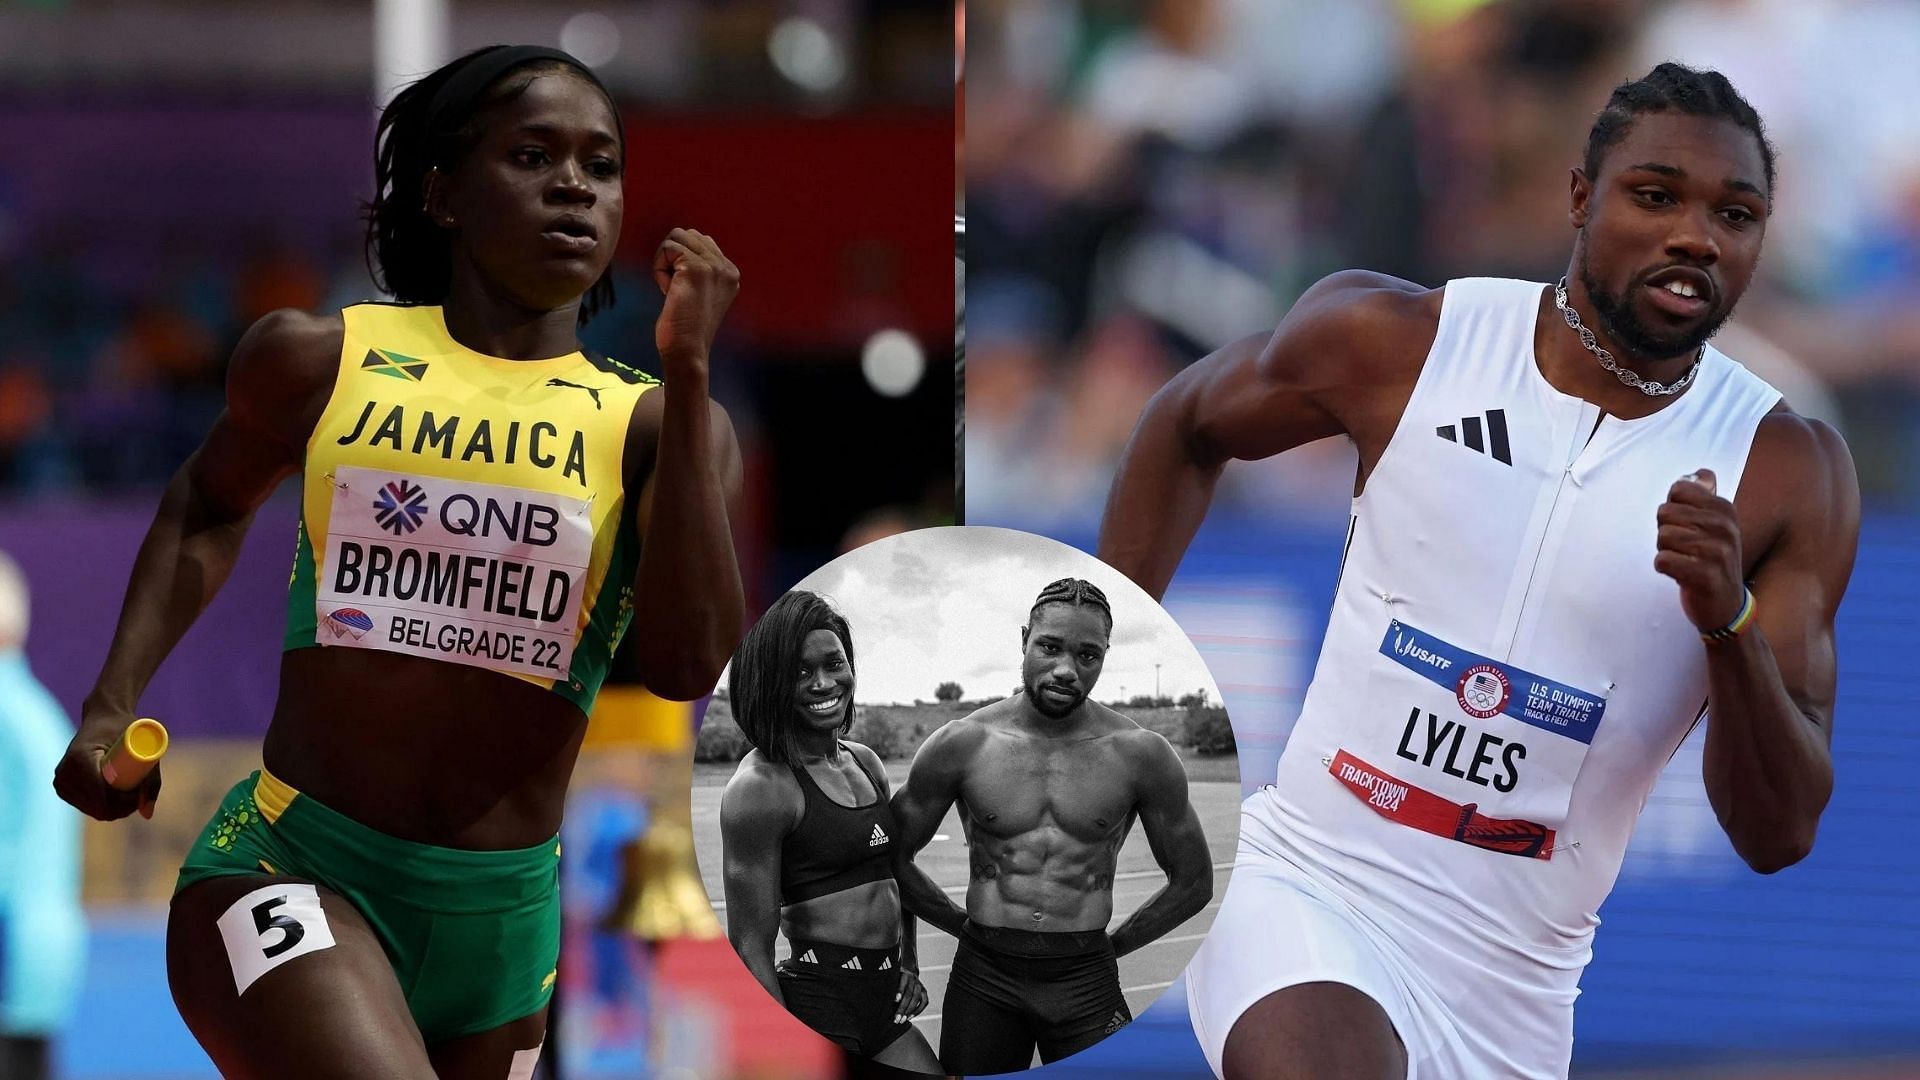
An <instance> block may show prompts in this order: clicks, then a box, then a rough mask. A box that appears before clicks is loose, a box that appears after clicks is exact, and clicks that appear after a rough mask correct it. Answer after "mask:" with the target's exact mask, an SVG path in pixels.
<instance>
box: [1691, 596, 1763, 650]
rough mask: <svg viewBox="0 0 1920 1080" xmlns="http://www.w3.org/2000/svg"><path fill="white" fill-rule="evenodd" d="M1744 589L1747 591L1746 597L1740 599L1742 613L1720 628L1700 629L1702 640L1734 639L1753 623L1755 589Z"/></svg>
mask: <svg viewBox="0 0 1920 1080" xmlns="http://www.w3.org/2000/svg"><path fill="white" fill-rule="evenodd" d="M1744 591H1745V592H1746V598H1745V599H1744V600H1742V601H1740V613H1739V614H1738V615H1735V616H1734V617H1733V621H1732V622H1730V623H1728V624H1727V625H1725V626H1723V627H1721V628H1720V629H1718V630H1702V631H1700V640H1702V641H1732V640H1733V639H1734V638H1737V637H1739V636H1740V635H1741V634H1742V633H1743V632H1745V631H1746V629H1747V627H1749V626H1751V625H1753V612H1754V608H1755V605H1754V602H1753V590H1752V589H1746V590H1744Z"/></svg>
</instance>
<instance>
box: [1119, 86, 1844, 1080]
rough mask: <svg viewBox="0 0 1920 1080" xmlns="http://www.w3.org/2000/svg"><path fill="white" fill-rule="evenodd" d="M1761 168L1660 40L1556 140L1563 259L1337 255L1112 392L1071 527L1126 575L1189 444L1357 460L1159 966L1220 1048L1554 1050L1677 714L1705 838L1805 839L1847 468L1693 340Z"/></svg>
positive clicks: (1510, 1057)
mask: <svg viewBox="0 0 1920 1080" xmlns="http://www.w3.org/2000/svg"><path fill="white" fill-rule="evenodd" d="M1772 190H1773V151H1772V148H1771V147H1769V146H1768V144H1767V141H1766V137H1765V135H1764V133H1763V131H1762V128H1761V124H1760V119H1759V117H1758V116H1756V115H1755V114H1754V111H1753V109H1752V107H1751V106H1749V105H1748V104H1747V102H1746V101H1744V100H1743V99H1742V98H1741V97H1740V95H1739V94H1738V93H1737V92H1736V91H1735V90H1734V88H1733V87H1732V86H1731V85H1730V84H1729V83H1728V82H1727V80H1726V79H1725V78H1724V77H1723V76H1721V75H1719V74H1718V73H1715V72H1703V71H1694V70H1691V69H1688V68H1684V67H1680V66H1678V65H1673V64H1662V65H1660V66H1659V67H1657V68H1655V69H1654V70H1653V71H1652V73H1650V74H1649V75H1647V76H1646V77H1645V78H1643V79H1641V80H1639V81H1637V82H1631V83H1626V84H1624V85H1622V86H1620V87H1619V88H1618V89H1616V90H1615V91H1614V93H1613V96H1612V98H1611V99H1610V100H1609V101H1608V102H1607V105H1606V108H1605V109H1604V110H1602V111H1601V113H1600V115H1599V118H1598V119H1597V120H1596V122H1595V123H1594V126H1593V129H1592V131H1591V133H1590V135H1589V136H1588V141H1587V150H1586V155H1585V160H1584V163H1583V164H1582V166H1581V167H1579V168H1576V169H1574V170H1573V173H1572V201H1571V209H1570V214H1569V217H1570V220H1571V223H1572V225H1573V228H1574V229H1575V234H1574V242H1573V252H1572V257H1571V259H1570V262H1569V266H1568V270H1567V279H1566V280H1564V281H1563V282H1562V283H1561V285H1559V286H1547V285H1541V284H1535V283H1532V282H1523V281H1505V280H1491V279H1472V280H1462V281H1454V282H1451V283H1449V284H1448V285H1447V286H1446V287H1445V288H1444V289H1435V290H1431V291H1429V290H1425V289H1421V288H1419V287H1417V286H1414V285H1411V284H1408V283H1406V282H1403V281H1396V280H1394V279H1391V278H1384V277H1380V276H1378V275H1374V274H1368V273H1360V272H1348V273H1342V274H1337V275H1335V276H1333V277H1330V278H1328V279H1326V280H1325V281H1322V282H1320V283H1319V284H1317V285H1315V286H1314V287H1313V288H1312V289H1311V290H1309V291H1308V292H1307V294H1306V295H1305V296H1303V297H1302V298H1301V299H1300V302H1299V303H1298V304H1296V305H1295V306H1294V308H1293V310H1292V312H1291V313H1290V314H1289V315H1288V316H1287V318H1286V319H1285V320H1284V321H1283V322H1282V323H1281V324H1280V327H1279V329H1278V330H1277V331H1275V333H1274V334H1273V336H1272V338H1271V339H1266V340H1260V339H1249V340H1247V341H1243V342H1240V343H1239V344H1236V345H1233V346H1229V347H1228V348H1226V349H1224V350H1222V351H1221V352H1220V353H1217V354H1215V355H1214V356H1211V357H1209V358H1207V359H1205V360H1203V361H1201V362H1200V363H1198V364H1196V365H1195V366H1193V367H1192V368H1190V369H1188V370H1186V371H1184V372H1182V373H1181V374H1180V375H1179V376H1178V377H1176V378H1175V379H1174V380H1173V381H1172V382H1170V383H1169V384H1168V385H1167V387H1166V388H1165V389H1163V390H1162V391H1161V392H1160V393H1159V394H1158V395H1157V396H1156V397H1155V398H1154V400H1153V401H1152V403H1151V404H1150V405H1149V406H1148V407H1147V410H1146V412H1145V414H1144V415H1143V416H1142V417H1141V420H1140V425H1139V429H1138V430H1137V431H1135V433H1134V436H1133V440H1132V443H1131V444H1130V445H1129V447H1128V448H1127V452H1126V455H1125V457H1124V459H1123V460H1122V462H1121V465H1120V473H1119V476H1118V478H1117V479H1116V481H1115V483H1114V487H1113V492H1112V494H1111V496H1110V497H1109V499H1108V503H1107V513H1106V519H1105V522H1104V523H1103V525H1102V530H1101V540H1100V554H1101V556H1102V557H1103V558H1104V559H1106V560H1107V561H1108V562H1110V563H1112V564H1113V565H1114V566H1116V567H1118V568H1120V569H1121V570H1122V571H1124V572H1126V573H1127V574H1129V575H1131V576H1132V577H1133V578H1134V580H1136V581H1138V582H1139V583H1140V584H1141V585H1142V586H1143V587H1145V588H1146V589H1147V591H1148V592H1151V593H1153V594H1155V595H1159V594H1161V593H1162V592H1164V591H1165V590H1166V587H1167V581H1168V579H1169V578H1171V577H1172V576H1173V571H1174V568H1175V566H1176V565H1177V564H1178V562H1179V560H1180V556H1181V553H1182V552H1183V551H1184V549H1185V547H1186V545H1187V544H1188V542H1189V541H1190V540H1191V539H1192V537H1193V534H1194V531H1195V529H1196V528H1197V527H1198V525H1199V523H1200V519H1201V517H1202V516H1203V515H1204V513H1205V511H1206V507H1207V502H1208V498H1209V496H1210V493H1211V491H1212V489H1213V484H1214V481H1215V479H1216V478H1217V477H1218V476H1219V473H1220V468H1221V466H1222V464H1223V463H1224V462H1226V461H1227V460H1229V459H1235V458H1239V459H1250V458H1263V457H1267V456H1270V455H1272V454H1277V453H1279V452H1281V451H1283V450H1287V449H1289V448H1291V447H1294V446H1298V445H1300V444H1302V443H1305V442H1308V441H1310V440H1313V439H1319V438H1323V437H1325V436H1330V435H1346V436H1347V437H1349V438H1351V439H1352V440H1353V442H1354V444H1355V446H1357V447H1358V449H1359V456H1360V467H1359V475H1358V477H1357V479H1356V483H1355V491H1356V498H1355V500H1354V505H1353V521H1352V524H1351V527H1350V532H1349V539H1348V544H1347V552H1346V557H1345V564H1344V567H1343V569H1342V572H1341V577H1340V582H1339V586H1338V588H1337V591H1336V593H1335V597H1334V606H1333V613H1332V618H1331V621H1330V623H1329V625H1328V628H1327V637H1326V641H1325V644H1324V645H1323V647H1322V649H1321V653H1320V662H1319V666H1318V668H1317V669H1316V670H1315V672H1314V678H1313V684H1312V686H1311V687H1310V688H1309V689H1308V692H1307V698H1306V704H1305V706H1304V708H1303V709H1302V712H1301V714H1300V719H1299V722H1298V724H1297V726H1296V727H1295V728H1294V731H1293V735H1292V737H1291V739H1290V741H1289V742H1288V744H1287V748H1286V752H1285V754H1284V755H1283V756H1282V758H1281V760H1280V766H1279V770H1278V776H1277V778H1276V780H1275V783H1274V786H1272V787H1269V788H1266V789H1263V790H1262V791H1260V792H1257V793H1256V794H1254V795H1253V796H1252V797H1250V798H1249V799H1248V800H1247V801H1246V803H1245V804H1244V806H1243V810H1242V822H1241V832H1240V850H1239V857H1238V860H1237V863H1236V867H1235V871H1234V875H1233V879H1232V883H1231V884H1230V886H1229V887H1228V890H1227V896H1226V900H1225V903H1224V904H1223V906H1222V910H1221V912H1220V914H1219V916H1218V918H1217V919H1216V920H1215V922H1214V924H1213V930H1212V933H1211V934H1210V935H1209V936H1208V937H1207V940H1206V942H1205V943H1204V944H1203V945H1202V946H1201V948H1200V951H1199V952H1198V954H1197V955H1196V956H1195V957H1194V960H1193V963H1192V965H1191V966H1190V967H1189V968H1188V991H1187V993H1188V1002H1189V1005H1190V1012H1191V1015H1192V1018H1193V1025H1194V1030H1195V1032H1196V1033H1197V1034H1198V1036H1199V1038H1200V1044H1201V1046H1202V1047H1203V1048H1204V1049H1205V1051H1206V1054H1207V1057H1208V1059H1209V1061H1210V1062H1211V1063H1212V1065H1213V1067H1214V1069H1215V1070H1216V1071H1217V1072H1219V1073H1220V1074H1221V1075H1222V1076H1225V1077H1228V1078H1233V1080H1238V1078H1242V1077H1263V1078H1265V1077H1287V1078H1292V1077H1313V1078H1315V1080H1335V1078H1356V1077H1364V1078H1375V1077H1379V1078H1386V1077H1392V1078H1396V1080H1397V1078H1399V1077H1413V1076H1417V1077H1422V1078H1426V1077H1432V1078H1439V1080H1451V1078H1457V1077H1496V1076H1497V1077H1502V1078H1508V1080H1517V1078H1536V1077H1563V1076H1565V1075H1566V1073H1567V1068H1568V1060H1569V1057H1570V1056H1571V1053H1572V1042H1573V999H1574V995H1575V993H1576V984H1577V983H1578V982H1579V978H1580V972H1581V969H1582V968H1584V967H1585V966H1586V964H1587V961H1588V959H1589V957H1590V956H1591V948H1590V946H1591V943H1592V937H1593V928H1594V926H1595V925H1596V924H1597V922H1598V920H1597V918H1596V917H1595V911H1596V910H1597V909H1598V908H1599V906H1600V902H1601V900H1602V899H1603V898H1605V896H1606V895H1607V892H1608V890H1609V889H1611V888H1612V886H1613V881H1614V877H1615V874H1616V873H1617V872H1618V870H1619V868H1620V860H1621V857H1622V853H1623V850H1624V849H1625V847H1626V844H1627V837H1628V835H1629V834H1630V833H1631V832H1632V831H1633V824H1634V819H1635V817H1636V816H1637V815H1638V813H1639V809H1640V807H1641V805H1642V804H1643V802H1644V801H1645V799H1646V797H1647V792H1648V790H1649V789H1650V788H1651V787H1652V786H1653V783H1654V779H1655V777H1656V775H1657V774H1658V773H1659V771H1660V768H1661V766H1662V765H1664V764H1665V763H1666V762H1667V760H1668V758H1669V757H1670V756H1671V754H1672V753H1673V751H1674V749H1675V748H1676V747H1677V746H1678V745H1679V744H1680V741H1681V740H1682V739H1683V738H1685V737H1686V735H1687V732H1688V731H1689V730H1690V729H1691V728H1692V727H1693V725H1694V724H1695V723H1696V722H1697V721H1698V719H1699V718H1700V717H1701V716H1702V715H1707V714H1710V717H1711V718H1710V719H1709V720H1708V722H1707V742H1706V767H1705V773H1706V787H1707V794H1708V796H1709V798H1710V799H1711V800H1712V803H1713V808H1714V811H1715V812H1716V814H1717V815H1718V816H1719V819H1720V823H1721V826H1722V827H1723V828H1724V829H1725V830H1726V833H1727V835H1728V836H1729V837H1730V838H1731V839H1732V841H1733V846H1734V848H1735V850H1737V851H1738V852H1739V853H1740V855H1741V856H1742V857H1743V858H1744V859H1746V861H1747V862H1748V863H1749V864H1751V865H1752V866H1753V868H1754V869H1755V870H1758V871H1760V872H1762V873H1771V872H1773V871H1776V870H1779V869H1781V868H1783V867H1786V866H1789V865H1792V864H1793V863H1795V862H1797V861H1799V860H1800V859H1801V858H1803V857H1804V856H1805V855H1806V854H1807V852H1808V850H1809V849H1810V848H1811V847H1812V845H1813V836H1814V829H1815V827H1816V826H1817V824H1818V822H1819V819H1820V812H1821V810H1822V809H1823V808H1824V807H1825V806H1826V803H1827V798H1828V796H1829V794H1830V793H1831V792H1832V790H1833V766H1832V762H1831V759H1830V758H1829V756H1828V737H1829V732H1830V730H1831V725H1832V720H1833V700H1834V646H1833V619H1834V612H1835V610H1836V609H1837V608H1838V606H1839V604H1840V597H1841V594H1842V593H1843V592H1844V591H1845V589H1846V585H1847V578H1848V576H1849V574H1850V573H1851V572H1852V568H1853V556H1854V547H1855V542H1856V539H1857V537H1858V533H1859V493H1858V489H1857V487H1856V483H1855V479H1854V474H1853V464H1852V460H1851V458H1850V457H1849V455H1848V453H1847V448H1846V446H1845V445H1844V444H1843V443H1842V442H1841V440H1840V438H1839V437H1838V436H1837V435H1836V434H1835V433H1834V432H1833V431H1832V430H1831V429H1829V428H1828V427H1826V426H1825V425H1823V424H1820V423H1818V422H1815V421H1810V420H1807V419H1804V418H1802V417H1800V416H1797V415H1795V414H1794V413H1793V412H1792V411H1791V410H1790V409H1788V408H1787V407H1786V406H1785V405H1784V404H1782V403H1781V402H1780V395H1779V394H1778V393H1777V392H1776V391H1774V390H1773V389H1772V388H1771V387H1769V386H1767V385H1766V384H1765V383H1764V382H1762V381H1761V380H1760V379H1758V378H1756V377H1755V376H1753V375H1752V374H1750V373H1748V372H1747V370H1746V369H1745V368H1743V367H1741V366H1740V365H1739V364H1736V363H1734V362H1733V361H1732V360H1729V359H1728V358H1727V357H1726V356H1724V355H1722V354H1721V353H1719V352H1717V351H1716V350H1714V349H1712V348H1708V347H1707V346H1706V344H1705V343H1706V341H1707V339H1708V338H1709V337H1710V336H1711V335H1712V334H1713V332H1714V330H1715V329H1716V328H1717V327H1719V325H1720V324H1721V322H1722V321H1723V320H1725V319H1726V317H1727V315H1728V314H1729V313H1731V312H1732V310H1733V307H1734V304H1735V303H1736V302H1737V301H1738V300H1739V299H1740V294H1741V293H1742V292H1743V291H1744V290H1745V289H1746V287H1747V283H1748V281H1749V279H1750V278H1751V277H1752V276H1753V270H1754V264H1755V263H1756V262H1757V261H1758V259H1759V257H1760V242H1761V238H1762V237H1763V236H1764V235H1765V233H1766V224H1767V216H1768V213H1769V211H1770V209H1771V204H1772V200H1771V194H1772ZM1703 706H1710V709H1703Z"/></svg>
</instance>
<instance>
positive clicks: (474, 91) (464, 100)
mask: <svg viewBox="0 0 1920 1080" xmlns="http://www.w3.org/2000/svg"><path fill="white" fill-rule="evenodd" d="M534 60H552V61H557V62H559V63H562V64H566V65H567V66H568V67H571V68H573V69H574V70H575V71H577V72H579V73H580V74H581V75H582V76H584V77H585V78H586V79H587V80H588V81H590V82H592V83H593V85H595V86H597V87H599V88H600V92H601V93H602V94H606V95H607V100H608V101H612V100H613V95H612V94H611V93H608V91H607V86H606V84H605V83H603V82H601V81H600V76H598V75H595V74H594V73H593V69H592V68H590V67H588V66H587V65H585V64H583V63H581V62H580V61H579V60H578V59H577V58H575V57H574V56H573V55H572V54H570V53H566V52H562V51H561V50H559V49H549V48H547V47H546V46H544V45H499V46H495V47H494V48H492V49H490V50H488V51H486V52H483V53H481V54H480V55H478V56H476V57H474V58H473V59H472V60H471V61H469V62H468V63H467V65H466V66H465V67H463V68H461V69H460V70H459V71H456V72H454V73H453V77H452V78H450V79H448V80H447V81H446V82H445V83H442V84H441V86H440V89H438V90H436V91H434V94H433V98H432V99H431V100H430V101H428V102H427V130H428V131H437V130H439V128H440V118H441V117H442V116H443V115H445V114H446V113H447V111H448V110H450V109H462V110H464V109H465V108H466V107H468V106H469V105H471V104H472V103H473V101H474V99H475V98H477V97H479V96H480V94H481V93H482V92H483V91H485V90H486V88H487V87H489V86H491V85H493V80H495V79H497V78H499V77H500V76H502V75H504V74H506V73H507V72H508V71H509V70H511V69H513V68H516V67H519V66H520V65H521V64H525V63H529V62H531V61H534Z"/></svg>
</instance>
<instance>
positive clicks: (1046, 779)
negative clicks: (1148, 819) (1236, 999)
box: [958, 727, 1135, 932]
mask: <svg viewBox="0 0 1920 1080" xmlns="http://www.w3.org/2000/svg"><path fill="white" fill-rule="evenodd" d="M1117 735H1118V733H1117V732H1106V733H1102V734H1098V735H1087V734H1080V735H1078V736H1075V737H1068V738H1059V739H1052V738H1042V737H1035V736H1032V735H1029V734H1027V733H1025V732H1019V731H1010V730H1006V729H1004V728H997V727H996V728H995V729H994V730H992V731H991V732H990V733H989V735H988V737H987V738H986V739H985V740H983V742H982V743H981V745H980V747H979V749H978V751H977V752H976V753H975V755H974V757H973V759H972V760H971V761H969V762H968V763H967V770H966V779H965V781H964V782H963V783H962V785H961V796H960V801H959V805H958V809H959V812H960V820H961V824H962V827H963V828H965V829H966V832H967V848H968V852H969V862H970V864H971V865H970V868H969V873H968V881H967V916H968V917H969V918H971V919H972V920H973V921H975V922H977V923H980V924H982V925H985V926H1001V927H1011V928H1016V929H1022V930H1040V931H1049V932H1067V931H1074V930H1099V929H1105V928H1106V925H1107V922H1108V920H1109V919H1110V918H1112V916H1113V878H1114V870H1115V866H1116V864H1117V863H1118V861H1119V856H1120V845H1121V843H1122V842H1123V841H1125V840H1126V836H1127V830H1128V829H1129V828H1131V827H1132V825H1133V819H1134V802H1135V800H1134V792H1133V782H1132V766H1131V764H1130V763H1129V761H1128V759H1127V757H1126V755H1125V754H1124V753H1123V752H1122V750H1121V748H1120V746H1119V745H1118V743H1119V739H1118V737H1117Z"/></svg>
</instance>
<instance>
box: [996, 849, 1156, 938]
mask: <svg viewBox="0 0 1920 1080" xmlns="http://www.w3.org/2000/svg"><path fill="white" fill-rule="evenodd" d="M972 833H973V835H972V837H971V843H970V844H969V846H968V858H969V862H970V864H971V865H970V867H969V873H968V880H967V916H968V917H969V918H971V919H972V920H973V921H974V922H977V923H979V924H981V925H983V926H1000V927H1008V928H1011V929H1016V930H1038V931H1048V932H1059V933H1063V932H1067V931H1072V930H1104V929H1105V928H1106V925H1107V922H1108V920H1109V919H1111V918H1112V917H1113V875H1114V864H1115V862H1116V860H1117V858H1118V854H1119V849H1120V840H1121V839H1122V836H1123V835H1124V834H1121V835H1116V836H1113V837H1110V838H1109V837H1103V838H1101V839H1100V840H1098V841H1094V842H1087V841H1084V840H1080V839H1077V838H1075V837H1073V836H1071V835H1069V834H1067V833H1066V832H1065V831H1064V830H1062V829H1060V828H1059V827H1057V826H1052V825H1048V826H1043V827H1041V828H1038V829H1034V830H1032V831H1030V832H1026V833H1022V834H1020V835H1018V836H1013V837H999V836H994V835H992V834H989V833H986V832H985V831H984V830H982V829H980V828H978V827H977V826H976V827H975V828H974V829H973V830H972Z"/></svg>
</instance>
